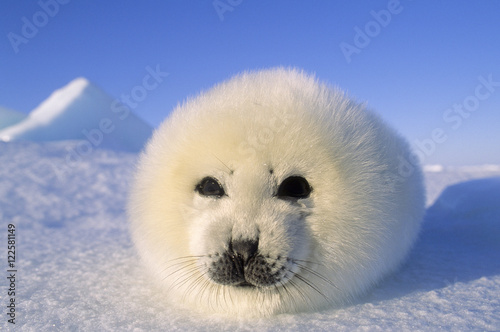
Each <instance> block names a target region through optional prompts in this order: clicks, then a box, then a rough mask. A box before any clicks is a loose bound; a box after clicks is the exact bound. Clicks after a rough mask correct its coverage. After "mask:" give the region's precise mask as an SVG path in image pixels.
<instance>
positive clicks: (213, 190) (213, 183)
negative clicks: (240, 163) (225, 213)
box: [195, 176, 226, 198]
mask: <svg viewBox="0 0 500 332" xmlns="http://www.w3.org/2000/svg"><path fill="white" fill-rule="evenodd" d="M195 190H196V191H197V192H198V193H199V194H200V195H203V196H214V197H216V198H220V197H222V196H224V195H225V194H226V193H225V192H224V188H222V186H221V184H220V183H219V181H217V179H215V178H212V177H209V176H207V177H205V178H203V179H202V180H201V181H200V182H199V183H198V184H197V185H196V188H195Z"/></svg>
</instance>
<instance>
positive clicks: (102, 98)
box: [0, 77, 152, 155]
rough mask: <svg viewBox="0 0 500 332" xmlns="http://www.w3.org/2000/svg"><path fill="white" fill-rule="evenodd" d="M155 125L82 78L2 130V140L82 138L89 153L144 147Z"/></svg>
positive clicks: (82, 147)
mask: <svg viewBox="0 0 500 332" xmlns="http://www.w3.org/2000/svg"><path fill="white" fill-rule="evenodd" d="M151 133H152V128H151V126H149V125H148V124H146V123H145V122H144V121H143V120H141V119H140V118H138V117H137V116H136V115H135V114H133V113H132V112H131V110H130V108H129V107H127V105H125V104H123V103H121V102H120V101H119V100H118V99H113V98H111V97H110V96H109V95H107V94H106V93H105V92H104V91H102V90H101V89H100V88H98V87H96V86H95V85H93V84H92V83H90V82H89V81H88V80H87V79H85V78H83V77H80V78H77V79H74V80H73V81H71V82H70V83H69V84H67V85H66V86H64V87H63V88H61V89H59V90H56V91H54V92H53V93H52V94H51V95H50V96H49V97H48V98H47V99H46V100H45V101H43V102H42V103H41V104H40V105H39V106H38V107H37V108H35V109H34V110H33V111H32V112H31V113H30V114H29V116H28V117H27V118H25V119H23V120H22V121H20V122H18V123H16V124H14V125H12V126H9V127H7V128H4V129H3V130H1V131H0V140H2V141H6V142H10V141H60V140H81V142H80V145H79V146H77V147H75V150H76V151H78V152H79V154H80V155H85V154H87V152H88V151H89V150H93V149H94V148H96V147H99V148H103V147H104V148H112V149H120V150H126V151H131V152H137V151H139V150H141V149H142V148H143V146H144V144H145V143H146V141H147V140H148V139H149V137H150V136H151Z"/></svg>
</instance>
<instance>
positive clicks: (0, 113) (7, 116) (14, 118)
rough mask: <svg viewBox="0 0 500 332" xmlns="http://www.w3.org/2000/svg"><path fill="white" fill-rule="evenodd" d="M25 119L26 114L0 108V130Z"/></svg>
mask: <svg viewBox="0 0 500 332" xmlns="http://www.w3.org/2000/svg"><path fill="white" fill-rule="evenodd" d="M24 118H26V114H24V113H21V112H17V111H13V110H11V109H8V108H5V107H2V106H0V129H2V128H6V127H9V126H12V125H14V124H16V123H18V122H20V121H21V120H23V119H24Z"/></svg>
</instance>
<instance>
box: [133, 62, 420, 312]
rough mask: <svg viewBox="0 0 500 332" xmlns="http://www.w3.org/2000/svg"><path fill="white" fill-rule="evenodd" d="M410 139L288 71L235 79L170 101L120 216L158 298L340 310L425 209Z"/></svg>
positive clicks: (408, 235)
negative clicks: (154, 283) (126, 214)
mask: <svg viewBox="0 0 500 332" xmlns="http://www.w3.org/2000/svg"><path fill="white" fill-rule="evenodd" d="M410 160H415V159H414V158H412V155H411V152H410V150H409V147H408V144H407V143H406V142H405V141H404V140H403V139H402V138H401V137H400V136H399V135H398V134H397V133H396V132H395V131H393V130H392V129H390V128H389V127H388V126H387V125H386V124H385V123H383V122H382V121H381V120H380V119H379V118H378V117H377V116H376V115H374V114H373V113H372V112H371V111H369V110H367V109H366V108H365V106H364V105H361V104H358V103H356V102H354V101H352V100H351V99H349V98H348V97H347V96H346V95H345V94H344V93H342V92H341V91H339V90H337V89H335V88H332V87H330V86H328V85H326V84H323V83H320V82H318V81H317V80H316V79H315V78H314V77H313V76H310V75H308V74H305V73H304V72H302V71H300V70H296V69H286V68H275V69H267V70H262V71H256V72H246V73H243V74H240V75H238V76H236V77H234V78H232V79H230V80H228V81H226V82H224V83H222V84H219V85H217V86H215V87H214V88H212V89H211V90H208V91H207V92H204V93H202V94H200V95H199V96H197V97H195V98H192V99H189V100H187V101H186V102H184V103H183V104H182V105H180V106H177V108H176V109H175V110H174V111H173V113H172V114H171V115H170V116H169V118H168V119H166V120H165V121H164V122H163V123H162V124H161V125H160V127H159V128H158V129H157V130H156V131H155V133H154V135H153V137H152V138H151V140H150V141H149V143H148V144H147V147H146V149H145V152H144V153H143V154H142V155H141V157H140V160H139V163H138V169H137V173H136V177H135V180H134V183H133V186H132V190H131V195H130V200H129V204H128V212H129V216H130V220H131V231H132V236H133V240H134V242H135V245H136V247H137V249H138V252H139V253H140V256H141V257H142V259H143V260H144V262H145V264H146V265H147V266H148V267H149V268H150V270H151V271H152V273H153V274H155V275H156V279H157V280H158V282H159V284H160V285H161V287H162V288H163V289H164V290H165V291H166V293H165V298H167V299H170V300H171V301H172V302H174V303H176V304H182V305H184V306H186V307H188V308H191V309H193V310H198V311H200V310H201V311H204V312H207V313H222V314H225V315H227V316H231V317H255V316H270V315H274V314H278V313H292V312H302V311H315V310H319V309H322V308H327V307H332V306H341V305H344V304H346V303H349V301H351V300H353V299H354V298H355V297H356V296H359V295H361V294H363V293H364V292H365V291H367V290H368V289H369V288H370V287H371V286H373V285H374V284H375V283H377V281H379V280H380V279H381V278H382V277H384V276H385V275H387V274H388V273H390V272H391V271H394V270H395V269H396V268H397V267H398V266H399V265H400V264H401V263H402V261H403V259H404V258H405V256H407V254H408V251H409V249H410V248H411V246H412V244H413V243H414V241H415V239H416V237H417V234H418V231H419V225H420V222H421V219H422V217H423V212H424V189H423V184H422V176H421V171H420V169H419V167H418V166H417V165H414V164H412V163H410V162H409V161H410Z"/></svg>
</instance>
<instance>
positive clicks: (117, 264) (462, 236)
mask: <svg viewBox="0 0 500 332" xmlns="http://www.w3.org/2000/svg"><path fill="white" fill-rule="evenodd" d="M77 144H78V142H42V143H33V142H11V143H0V165H2V166H1V167H0V219H1V221H2V224H1V228H0V229H1V231H0V242H1V241H4V242H3V244H0V245H1V246H2V247H4V248H5V247H6V243H5V241H6V238H7V236H6V233H7V224H9V223H12V224H15V225H16V232H17V233H16V244H17V247H16V264H17V269H18V272H17V279H16V282H17V284H16V303H17V307H16V308H17V316H16V329H17V330H19V331H21V330H22V331H76V330H78V331H155V330H163V331H234V330H239V331H250V330H255V331H344V330H348V331H351V330H358V331H401V330H403V331H410V330H411V331H415V330H425V331H429V330H432V331H434V330H447V331H456V330H461V331H463V330H497V331H498V330H500V259H499V257H500V204H499V203H500V177H499V176H500V168H499V167H495V166H486V167H475V168H468V169H467V168H455V169H449V168H443V167H441V168H440V169H439V168H438V167H428V168H427V170H426V183H427V188H429V194H430V195H429V196H430V197H432V199H431V201H429V208H428V211H427V212H428V213H427V217H426V220H425V223H424V228H423V231H422V233H421V237H420V240H419V241H418V243H417V245H416V247H415V248H414V250H413V251H412V253H411V255H410V257H409V260H408V262H407V263H406V264H405V265H404V266H403V267H402V268H401V269H400V270H399V271H398V272H397V273H395V274H393V275H392V276H390V277H388V278H386V279H385V280H384V281H383V282H381V283H380V285H378V286H377V287H376V288H375V289H373V290H372V291H371V292H370V293H369V294H367V295H366V296H364V297H363V298H361V299H359V300H358V301H357V302H356V303H353V304H352V305H349V306H346V307H343V308H337V309H330V310H326V311H322V312H316V313H306V314H297V315H280V316H277V317H273V318H270V319H260V320H253V321H233V320H230V319H226V318H220V317H203V316H200V315H198V314H196V313H191V312H187V311H185V310H183V309H177V308H173V307H171V306H170V305H168V304H167V301H166V299H167V298H168V295H166V294H164V293H162V292H161V291H160V290H158V289H157V288H156V286H155V285H154V284H153V283H152V282H151V279H150V277H149V275H148V274H147V273H146V272H145V269H144V268H143V267H142V265H141V263H140V262H139V259H138V257H137V255H136V253H135V250H134V248H133V246H132V243H131V240H130V237H129V234H128V224H127V220H126V215H125V212H124V205H125V201H126V197H127V190H128V186H129V184H130V180H131V175H132V172H133V168H134V163H135V162H136V159H137V154H134V153H127V152H117V151H110V150H106V149H95V150H94V151H93V152H92V153H91V154H89V155H87V156H85V158H81V159H80V160H79V161H75V160H70V161H68V158H67V155H68V151H71V150H72V149H74V148H76V146H77ZM479 178H482V179H479ZM4 250H5V249H4ZM6 254H7V253H6V252H5V251H4V255H6ZM3 261H4V262H6V257H5V256H4V259H3ZM4 264H5V263H4ZM4 266H5V265H4ZM6 270H7V268H4V273H5V274H6ZM0 279H1V280H2V282H0V303H1V305H0V307H1V308H3V309H2V311H3V312H2V315H1V317H2V318H1V320H2V321H1V323H0V329H2V328H7V329H10V328H12V326H11V324H9V323H7V318H6V317H7V316H6V310H7V309H6V304H7V301H8V298H9V297H8V296H7V284H6V277H1V278H0Z"/></svg>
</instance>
